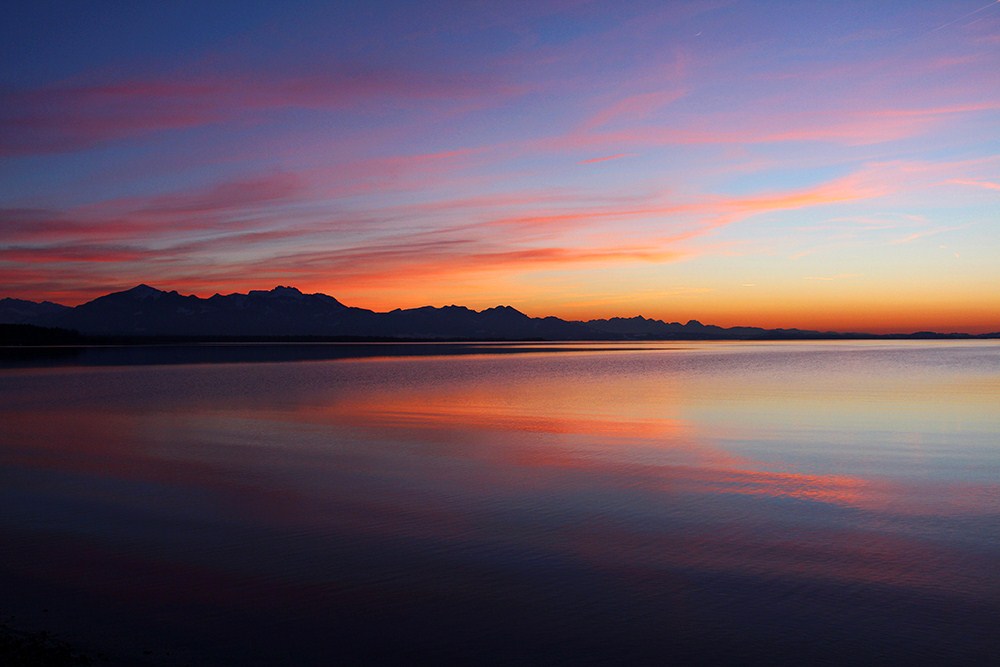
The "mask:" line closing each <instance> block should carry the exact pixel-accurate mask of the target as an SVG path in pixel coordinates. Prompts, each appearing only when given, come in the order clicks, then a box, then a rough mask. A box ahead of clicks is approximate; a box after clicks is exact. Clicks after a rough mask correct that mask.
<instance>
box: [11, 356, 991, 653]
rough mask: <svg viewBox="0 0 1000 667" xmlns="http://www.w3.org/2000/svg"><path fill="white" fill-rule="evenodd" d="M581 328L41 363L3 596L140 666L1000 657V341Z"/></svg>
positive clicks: (20, 426)
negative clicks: (611, 339) (780, 339)
mask: <svg viewBox="0 0 1000 667" xmlns="http://www.w3.org/2000/svg"><path fill="white" fill-rule="evenodd" d="M559 348H560V349H552V348H551V346H550V347H548V348H545V349H541V350H535V349H532V348H531V346H522V347H519V348H517V349H518V351H519V352H520V353H518V354H509V353H504V354H501V353H500V352H502V351H503V350H501V349H498V348H483V349H481V350H475V349H473V350H470V349H468V348H467V347H463V348H462V349H461V351H462V352H463V354H461V355H448V354H444V353H445V352H447V351H448V348H447V347H439V348H438V349H436V350H434V354H423V355H421V356H412V357H411V356H383V354H388V352H391V349H390V348H388V347H387V348H384V352H381V351H378V350H376V351H375V352H372V353H371V354H369V355H368V356H365V355H363V354H360V355H359V354H355V355H353V358H346V357H343V355H340V354H331V355H329V356H331V357H333V358H323V357H324V355H323V354H313V353H310V354H306V355H304V356H303V357H300V358H308V359H309V360H305V361H296V362H285V363H260V362H254V361H248V360H246V359H247V357H246V356H245V355H244V356H240V355H238V354H237V355H235V357H234V356H233V355H232V354H230V353H227V354H230V356H229V357H227V358H226V359H225V360H227V361H229V363H186V362H185V361H184V359H183V358H180V359H178V357H177V356H176V355H174V356H171V355H170V354H165V358H166V357H170V358H169V359H168V360H172V361H174V362H175V363H171V364H168V365H150V364H149V363H148V362H149V359H148V358H147V359H146V360H145V361H143V362H141V363H142V364H143V365H136V364H132V365H114V364H115V363H116V362H115V361H114V358H111V360H110V361H109V360H108V357H104V358H101V359H98V360H97V361H95V362H94V365H87V363H86V358H84V361H83V362H80V359H79V358H78V357H73V359H75V361H72V360H71V363H73V364H75V365H69V364H67V365H59V364H58V363H57V362H52V360H48V361H46V362H45V363H46V364H47V365H46V366H45V367H41V366H36V367H33V364H32V363H24V362H18V363H16V364H8V367H7V368H5V369H0V494H2V496H0V544H2V551H0V591H2V602H0V605H2V608H0V613H3V614H5V615H7V616H10V615H15V616H16V619H17V623H18V624H19V625H20V626H22V627H25V628H26V629H31V628H45V629H48V630H52V631H55V632H58V633H59V634H60V635H62V636H63V637H64V638H67V639H70V640H72V641H76V642H78V643H80V644H82V645H84V646H87V647H90V648H92V649H94V650H99V651H103V652H105V653H106V654H108V655H109V657H110V658H111V659H112V660H113V661H114V660H118V661H120V662H122V663H127V664H131V663H133V662H136V661H139V660H142V661H145V662H146V663H148V664H153V665H171V664H193V665H229V664H240V665H255V664H262V665H270V664H297V665H309V664H360V663H366V664H377V663H380V662H386V661H389V662H392V661H395V662H400V663H412V662H414V661H416V660H418V659H434V660H437V661H439V662H456V661H458V662H466V663H476V664H483V663H516V664H525V663H540V664H581V663H602V662H603V663H627V664H664V663H666V662H668V661H670V660H672V659H680V660H683V661H685V662H687V663H691V662H705V663H712V664H717V663H720V662H723V663H724V662H729V663H740V662H746V661H749V660H752V659H757V660H759V659H768V660H771V661H772V662H783V663H806V662H812V663H814V664H815V663H817V662H831V663H846V662H851V663H858V662H872V661H887V660H889V659H906V660H909V661H910V662H911V663H925V664H941V663H952V664H955V663H969V664H985V663H987V662H990V663H992V664H996V660H997V656H998V650H1000V639H998V638H997V626H998V623H1000V344H998V343H995V342H960V343H953V342H935V343H919V342H893V343H885V342H877V343H873V342H867V343H859V342H852V343H829V344H815V343H808V344H806V343H766V344H750V343H740V344H727V343H721V344H720V343H703V344H701V343H670V344H654V345H641V346H631V348H632V349H630V346H626V345H622V346H603V347H602V349H593V348H594V346H585V345H578V346H573V345H567V346H559ZM366 349H370V348H366ZM456 349H457V348H456ZM147 356H148V355H147ZM154 356H155V355H154ZM182 356H183V355H182ZM209 356H210V355H209ZM202 357H204V355H202ZM202 357H199V358H198V359H197V361H202V362H205V361H211V358H202ZM338 357H341V358H338ZM251 358H252V355H251ZM133 361H135V360H134V359H133Z"/></svg>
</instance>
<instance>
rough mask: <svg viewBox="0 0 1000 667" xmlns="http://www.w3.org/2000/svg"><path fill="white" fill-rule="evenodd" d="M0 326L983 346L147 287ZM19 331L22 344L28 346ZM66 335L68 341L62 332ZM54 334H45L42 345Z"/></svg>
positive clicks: (273, 335)
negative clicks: (383, 309)
mask: <svg viewBox="0 0 1000 667" xmlns="http://www.w3.org/2000/svg"><path fill="white" fill-rule="evenodd" d="M0 324H18V325H34V326H36V327H46V328H50V329H60V330H71V331H76V332H79V333H81V334H83V335H85V336H89V337H104V338H108V337H111V338H118V339H135V338H198V339H205V340H212V339H248V338H250V339H256V338H266V339H295V338H298V339H302V338H310V339H331V340H364V339H368V340H371V339H378V340H748V339H749V340H773V339H835V338H837V339H842V338H887V337H897V338H898V337H913V338H941V337H945V338H976V337H1000V334H989V335H985V336H972V335H969V334H939V333H934V332H920V333H916V334H906V335H897V336H875V335H871V334H862V333H852V334H845V333H836V332H821V331H808V330H800V329H762V328H758V327H731V328H723V327H718V326H714V325H705V324H702V323H701V322H698V321H697V320H691V321H689V322H687V323H686V324H681V323H679V322H663V321H662V320H652V319H647V318H645V317H633V318H619V317H615V318H611V319H600V320H590V321H587V322H577V321H566V320H562V319H559V318H557V317H541V318H540V317H529V316H527V315H525V314H524V313H522V312H520V311H518V310H516V309H515V308H511V307H510V306H497V307H495V308H488V309H486V310H482V311H475V310H471V309H469V308H466V307H464V306H445V307H443V308H436V307H432V306H424V307H422V308H410V309H405V310H404V309H396V310H392V311H390V312H387V313H378V312H375V311H371V310H367V309H364V308H353V307H349V306H345V305H344V304H342V303H340V302H339V301H337V300H336V299H335V298H333V297H331V296H328V295H326V294H303V293H302V292H300V291H299V290H298V289H296V288H294V287H284V286H278V287H275V288H274V289H272V290H269V291H264V290H252V291H250V292H249V293H247V294H238V293H237V294H228V295H221V294H215V295H214V296H212V297H209V298H207V299H203V298H200V297H197V296H193V295H191V296H183V295H181V294H179V293H177V292H176V291H169V292H167V291H163V290H159V289H156V288H154V287H150V286H149V285H138V286H136V287H133V288H132V289H130V290H126V291H123V292H114V293H112V294H107V295H105V296H102V297H98V298H96V299H94V300H93V301H88V302H87V303H84V304H81V305H79V306H76V307H73V308H70V307H67V306H62V305H59V304H55V303H51V302H48V301H46V302H42V303H35V302H32V301H24V300H21V299H2V300H0ZM25 331H28V330H19V332H20V333H19V334H18V339H19V340H21V339H23V335H21V334H22V333H24V332H25ZM60 335H62V336H64V334H60ZM50 336H51V334H47V335H45V336H42V335H40V336H39V338H40V340H39V342H38V344H45V343H44V342H43V340H45V339H47V338H49V337H50Z"/></svg>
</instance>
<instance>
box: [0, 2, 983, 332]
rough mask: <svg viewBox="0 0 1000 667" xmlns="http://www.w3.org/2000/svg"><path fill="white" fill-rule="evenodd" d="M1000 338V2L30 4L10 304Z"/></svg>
mask: <svg viewBox="0 0 1000 667" xmlns="http://www.w3.org/2000/svg"><path fill="white" fill-rule="evenodd" d="M139 283H147V284H150V285H153V286H155V287H158V288H160V289H167V290H178V291H179V292H181V293H183V294H197V295H199V296H203V297H205V296H211V295H212V294H214V293H216V292H218V293H223V294H228V293H231V292H246V291H248V290H250V289H270V288H271V287H274V286H276V285H291V286H295V287H298V288H299V289H301V290H302V291H304V292H323V293H326V294H330V295H331V296H334V297H336V298H337V299H339V300H340V301H341V302H343V303H345V304H347V305H352V306H359V307H364V308H371V309H374V310H390V309H392V308H396V307H403V308H407V307H417V306H422V305H435V306H442V305H448V304H460V305H465V306H469V307H471V308H475V309H477V310H478V309H482V308H488V307H492V306H496V305H498V304H505V305H511V306H514V307H515V308H517V309H519V310H521V311H523V312H525V313H527V314H529V315H533V316H545V315H556V316H559V317H564V318H568V319H590V318H598V317H612V316H634V315H640V314H641V315H644V316H646V317H652V318H657V319H664V320H667V321H682V322H683V321H687V320H689V319H698V320H700V321H702V322H705V323H712V324H718V325H722V326H733V325H756V326H766V327H801V328H810V329H830V330H842V331H846V330H855V331H857V330H861V331H872V332H885V331H915V330H926V329H933V330H938V331H969V332H986V331H998V330H1000V2H989V3H987V2H984V1H983V0H956V1H950V2H947V1H936V2H917V1H913V0H903V1H898V2H897V1H890V0H885V1H879V2H871V1H870V0H866V1H863V2H853V1H846V2H809V1H802V2H768V1H759V0H746V1H740V0H734V1H707V2H701V1H693V2H670V1H659V2H614V3H613V2H586V1H579V2H577V1H573V0H563V1H556V2H544V1H537V0H535V1H531V2H433V1H428V2H419V3H415V2H375V1H366V2H295V1H291V0H286V1H283V2H273V3H269V2H246V1H245V0H244V1H241V2H233V3H226V2H203V1H202V0H199V1H196V2H186V1H183V0H177V1H174V2H84V1H82V0H81V1H74V2H44V1H41V0H32V1H30V2H15V3H13V4H12V5H8V6H6V9H5V15H4V21H3V22H2V24H0V297H3V296H11V297H17V298H24V299H31V300H36V301H37V300H42V299H49V300H54V301H58V302H61V303H65V304H67V305H75V304H78V303H82V302H85V301H87V300H89V299H93V298H95V297H97V296H100V295H102V294H105V293H108V292H111V291H118V290H122V289H128V288H130V287H133V286H135V285H136V284H139Z"/></svg>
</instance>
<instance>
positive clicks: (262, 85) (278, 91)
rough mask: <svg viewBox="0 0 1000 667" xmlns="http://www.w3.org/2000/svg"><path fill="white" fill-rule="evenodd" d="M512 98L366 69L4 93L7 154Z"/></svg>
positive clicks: (461, 81)
mask: <svg viewBox="0 0 1000 667" xmlns="http://www.w3.org/2000/svg"><path fill="white" fill-rule="evenodd" d="M511 94H519V93H518V91H517V90H516V89H515V88H513V87H510V86H505V85H503V84H500V83H498V82H494V81H488V80H485V79H482V78H479V77H475V76H471V75H454V76H451V75H443V74H428V73H423V72H418V71H404V70H376V69H358V68H353V69H348V68H340V69H339V70H338V69H333V70H332V71H325V72H323V73H321V74H312V75H310V74H306V75H303V74H298V75H294V76H262V75H259V74H255V75H253V76H250V75H243V76H240V75H235V76H229V77H224V76H212V77H202V78H184V77H177V78H150V79H134V80H125V81H111V82H100V83H86V82H85V83H76V82H69V83H64V84H60V85H54V86H49V87H46V88H39V89H34V90H26V91H24V90H21V91H12V90H8V91H5V92H4V93H3V95H2V100H3V110H2V111H0V127H2V131H0V155H21V154H32V153H45V152H65V151H73V150H79V149H83V148H88V147H91V146H94V145H97V144H100V143H102V142H105V141H112V140H118V139H127V138H132V137H137V136H141V135H144V134H148V133H151V132H158V131H163V130H174V129H182V128H190V127H198V126H202V125H208V124H213V123H220V122H229V121H233V120H236V119H239V118H242V117H250V116H255V115H259V114H260V113H262V112H266V111H274V110H281V109H291V108H300V109H326V110H337V109H347V108H359V107H364V106H365V105H367V104H370V103H372V102H374V101H377V100H383V101H384V100H388V99H405V100H408V101H409V102H411V103H419V102H439V101H442V100H450V101H459V100H471V99H476V98H480V97H482V96H483V95H486V96H490V95H498V96H504V95H511Z"/></svg>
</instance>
